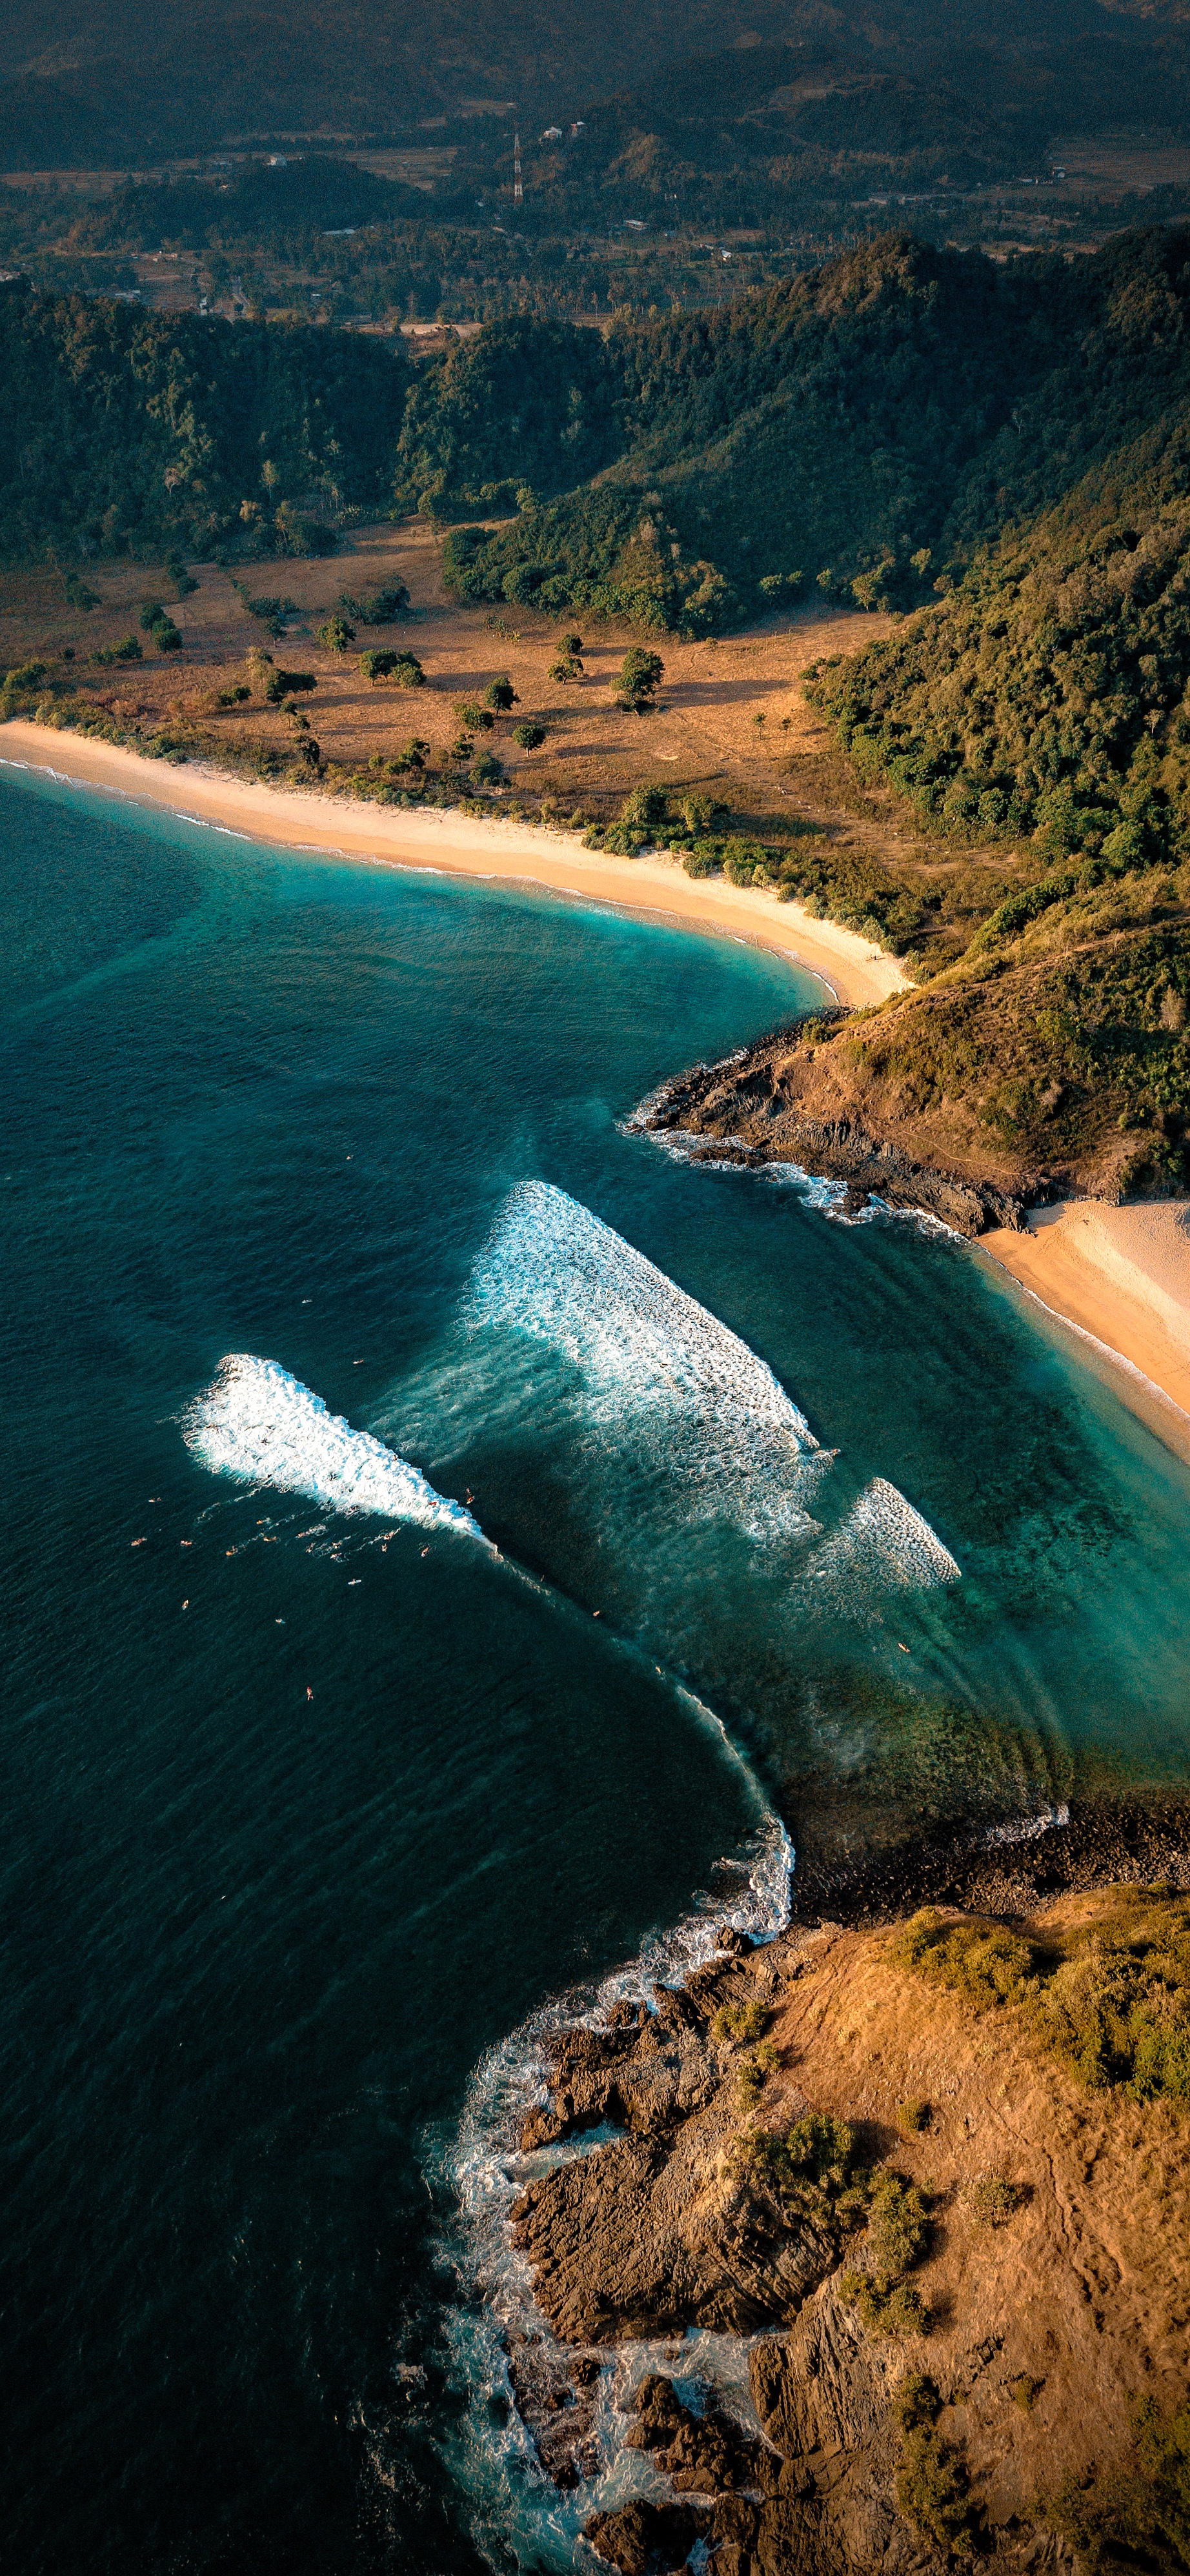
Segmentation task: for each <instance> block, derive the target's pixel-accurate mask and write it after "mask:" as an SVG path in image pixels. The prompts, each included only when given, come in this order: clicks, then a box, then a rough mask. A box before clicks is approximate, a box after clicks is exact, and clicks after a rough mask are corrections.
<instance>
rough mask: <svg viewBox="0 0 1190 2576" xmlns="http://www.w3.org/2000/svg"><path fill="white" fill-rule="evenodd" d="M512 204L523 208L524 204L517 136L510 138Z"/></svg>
mask: <svg viewBox="0 0 1190 2576" xmlns="http://www.w3.org/2000/svg"><path fill="white" fill-rule="evenodd" d="M512 202H513V204H514V206H523V204H524V202H525V191H524V189H523V188H522V186H521V138H520V135H519V134H514V135H513V138H512Z"/></svg>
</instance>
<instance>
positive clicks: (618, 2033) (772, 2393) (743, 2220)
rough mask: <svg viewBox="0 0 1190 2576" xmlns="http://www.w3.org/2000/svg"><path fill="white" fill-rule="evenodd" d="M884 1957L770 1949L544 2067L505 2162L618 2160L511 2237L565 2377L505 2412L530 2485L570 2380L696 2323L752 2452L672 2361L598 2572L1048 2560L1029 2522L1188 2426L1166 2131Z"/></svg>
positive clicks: (1017, 2564)
mask: <svg viewBox="0 0 1190 2576" xmlns="http://www.w3.org/2000/svg"><path fill="white" fill-rule="evenodd" d="M1098 1902H1100V1900H1099V1899H1097V1898H1096V1897H1095V1896H1086V1895H1080V1896H1067V1897H1065V1898H1064V1899H1062V1900H1061V1901H1060V1904H1059V1906H1058V1907H1054V1906H1050V1907H1048V1908H1042V1909H1040V1910H1039V1913H1038V1915H1037V1917H1035V1920H1036V1921H1037V1922H1044V1923H1048V1924H1049V1925H1050V1927H1051V1928H1052V1927H1053V1925H1054V1923H1055V1921H1060V1920H1061V1921H1064V1919H1065V1916H1070V1917H1071V1919H1072V1920H1073V1919H1074V1916H1075V1913H1076V1911H1077V1909H1079V1908H1081V1909H1083V1913H1084V1914H1085V1913H1086V1911H1087V1909H1092V1910H1093V1909H1094V1907H1095V1905H1096V1904H1097V1903H1098ZM1079 1919H1080V1920H1081V1919H1082V1918H1081V1917H1080V1918H1079ZM1018 1928H1019V1927H1018ZM892 1939H893V1935H892V1934H891V1933H890V1932H889V1931H887V1930H881V1931H859V1930H845V1929H843V1928H842V1927H839V1926H831V1925H822V1926H819V1927H817V1928H815V1929H814V1930H801V1931H792V1932H790V1933H787V1934H786V1935H784V1936H783V1937H782V1938H781V1939H780V1940H779V1941H777V1942H775V1943H773V1944H771V1945H770V1946H769V1947H767V1948H765V1949H763V1950H759V1951H756V1952H751V1953H750V1952H748V1951H747V1950H746V1949H745V1948H743V1947H741V1948H740V1949H739V1950H738V1951H737V1952H736V1954H735V1955H734V1956H733V1957H731V1958H729V1959H728V1960H726V1961H725V1962H724V1963H722V1964H721V1965H718V1966H715V1967H712V1968H709V1969H704V1970H702V1971H700V1972H699V1974H698V1975H696V1976H695V1977H694V1978H693V1979H692V1980H691V1981H690V1984H689V1985H688V1986H687V1988H686V1989H685V1990H684V1991H683V1992H681V1993H678V1994H674V1993H671V1992H669V1991H667V1990H664V1989H658V1990H657V1994H656V2003H657V2011H656V2013H655V2014H654V2013H649V2012H646V2011H645V2010H644V2009H643V2008H640V2007H628V2006H623V2005H622V2006H620V2007H618V2008H617V2012H616V2015H615V2016H614V2017H613V2019H612V2021H611V2022H610V2023H609V2025H608V2026H607V2027H606V2028H603V2029H598V2030H591V2029H588V2028H585V2027H584V2028H582V2029H580V2030H576V2031H569V2032H562V2033H560V2034H558V2035H557V2036H556V2038H555V2040H554V2042H553V2046H552V2053H551V2059H550V2065H549V2100H548V2104H546V2105H543V2106H542V2107H541V2108H540V2109H538V2110H536V2111H534V2112H533V2113H532V2114H531V2116H530V2119H529V2122H528V2123H527V2126H526V2130H525V2134H524V2140H523V2144H524V2146H525V2148H526V2150H528V2151H532V2150H535V2149H537V2148H539V2147H541V2146H545V2145H551V2144H556V2143H557V2142H559V2141H562V2140H571V2141H576V2142H581V2141H582V2139H583V2136H584V2133H586V2134H587V2135H588V2137H589V2136H590V2133H591V2132H592V2131H594V2130H597V2129H599V2128H602V2127H604V2126H605V2125H610V2126H611V2127H612V2128H613V2129H614V2131H615V2132H616V2134H615V2135H614V2136H613V2137H612V2138H610V2139H608V2140H606V2141H605V2142H602V2143H591V2144H589V2145H588V2146H587V2149H586V2152H584V2153H582V2154H579V2155H575V2156H572V2157H570V2158H568V2159H566V2160H564V2161H562V2162H558V2163H555V2164H553V2165H552V2167H551V2168H550V2169H549V2170H548V2171H545V2172H541V2173H539V2174H538V2175H537V2177H536V2178H535V2179H534V2180H533V2181H531V2182H530V2183H529V2185H528V2187H527V2188H526V2190H525V2191H524V2193H523V2194H522V2196H521V2198H520V2200H519V2202H518V2203H517V2205H516V2209H515V2213H514V2223H515V2227H516V2232H517V2240H518V2242H519V2244H520V2245H521V2247H522V2249H523V2250H524V2252H525V2253H526V2255H527V2256H528V2258H529V2261H530V2263H531V2265H532V2269H533V2279H534V2287H535V2292H536V2296H537V2299H538V2301H539V2303H540V2306H541V2308H542V2310H543V2312H544V2316H545V2318H546V2320H547V2321H548V2324H549V2326H550V2328H551V2329H552V2332H553V2334H554V2335H555V2336H556V2337H557V2338H558V2342H559V2343H560V2344H561V2345H562V2346H563V2347H564V2355H563V2359H564V2365H565V2371H569V2372H570V2373H571V2374H572V2377H571V2380H570V2381H569V2382H565V2378H564V2373H562V2374H560V2373H559V2371H558V2369H557V2368H555V2370H554V2373H553V2379H554V2392H553V2393H554V2397H555V2398H556V2400H557V2403H556V2404H555V2403H552V2402H551V2399H550V2394H549V2390H548V2389H546V2390H545V2395H544V2402H543V2396H542V2373H541V2371H540V2370H539V2372H538V2386H537V2392H536V2397H535V2400H534V2405H533V2407H532V2408H531V2409H530V2411H529V2414H528V2416H527V2420H530V2422H531V2429H533V2431H534V2433H535V2437H536V2438H537V2440H538V2444H539V2448H540V2450H541V2454H542V2457H543V2459H544V2460H545V2461H546V2462H547V2464H548V2465H550V2467H551V2471H552V2473H554V2474H557V2475H558V2476H559V2477H560V2478H561V2479H562V2480H563V2481H570V2482H573V2481H574V2480H575V2479H576V2478H578V2477H579V2476H581V2475H583V2474H589V2473H590V2465H589V2455H588V2457H587V2458H586V2459H584V2457H583V2447H582V2446H583V2440H584V2437H585V2436H587V2435H589V2420H588V2418H587V2417H586V2416H585V2414H584V2409H583V2405H582V2403H581V2397H580V2398H579V2399H576V2395H575V2379H574V2375H575V2374H577V2379H578V2384H579V2387H580V2390H581V2387H582V2385H583V2384H584V2374H585V2384H586V2385H589V2384H590V2381H591V2379H592V2378H593V2377H594V2376H596V2375H597V2374H598V2372H599V2371H600V2369H601V2367H602V2368H603V2369H604V2370H606V2368H607V2363H608V2356H609V2352H610V2353H612V2354H613V2355H615V2354H616V2353H617V2352H618V2353H620V2354H621V2356H624V2355H626V2353H627V2352H628V2351H629V2350H630V2348H631V2345H632V2343H633V2342H634V2340H636V2339H639V2338H640V2337H642V2336H649V2337H654V2338H657V2337H667V2336H670V2337H673V2338H675V2339H676V2338H678V2337H680V2336H681V2335H682V2334H683V2333H684V2332H685V2330H686V2329H687V2328H688V2327H691V2326H712V2327H715V2328H718V2329H720V2330H727V2331H729V2332H731V2333H733V2334H738V2335H740V2336H742V2337H748V2338H750V2339H751V2340H750V2346H749V2354H748V2360H749V2371H750V2384H751V2392H752V2401H753V2405H754V2408H755V2419H756V2420H755V2424H754V2425H753V2427H752V2428H751V2430H750V2431H749V2430H748V2429H747V2428H746V2427H742V2426H741V2425H740V2423H739V2422H738V2421H733V2420H732V2419H731V2417H730V2416H729V2415H725V2414H724V2413H723V2412H722V2411H721V2410H720V2409H719V2407H718V2406H717V2404H716V2400H715V2397H714V2393H713V2392H707V2396H706V2403H705V2404H704V2405H703V2406H702V2407H701V2408H700V2407H699V2406H698V2405H694V2406H693V2407H692V2406H691V2405H690V2404H689V2403H688V2402H686V2400H688V2398H689V2389H688V2388H687V2389H686V2392H685V2399H683V2397H682V2396H681V2395H680V2394H679V2393H678V2392H677V2391H676V2390H675V2389H674V2387H673V2385H672V2376H680V2375H681V2370H682V2360H681V2347H680V2345H679V2343H678V2342H677V2341H676V2340H675V2342H674V2346H673V2352H672V2361H671V2362H668V2363H667V2365H666V2369H665V2370H664V2371H662V2372H660V2373H652V2374H650V2376H649V2377H648V2378H646V2379H645V2381H644V2383H643V2386H642V2387H641V2388H640V2389H639V2391H638V2394H637V2399H636V2409H637V2411H636V2414H635V2418H634V2420H633V2423H632V2426H631V2429H630V2431H629V2433H628V2436H627V2438H628V2441H629V2443H630V2444H631V2445H632V2446H633V2447H635V2448H638V2449H640V2450H642V2451H643V2452H646V2453H647V2454H648V2456H649V2458H650V2460H651V2462H652V2466H653V2470H654V2472H655V2474H654V2476H653V2477H652V2478H651V2479H650V2481H649V2493H648V2495H647V2496H645V2497H642V2498H640V2499H637V2500H636V2501H634V2502H632V2503H630V2504H626V2505H622V2506H619V2507H617V2509H616V2510H615V2511H614V2512H611V2513H605V2514H602V2515H599V2516H596V2517H594V2518H592V2519H591V2520H590V2522H589V2523H588V2526H587V2529H588V2537H589V2541H590V2544H591V2546H592V2547H593V2549H594V2550H595V2551H596V2553H597V2554H598V2555H599V2556H601V2557H602V2558H604V2559H605V2560H606V2561H607V2562H608V2563H609V2564H612V2565H615V2566H618V2567H620V2568H621V2569H623V2570H624V2571H625V2576H653V2571H656V2570H659V2569H669V2568H676V2567H678V2566H680V2565H682V2564H683V2563H684V2562H685V2560H686V2559H687V2557H688V2555H689V2552H690V2550H691V2548H692V2547H693V2546H694V2543H695V2542H696V2541H698V2542H700V2543H701V2544H702V2545H703V2548H704V2549H705V2550H706V2551H707V2552H708V2553H709V2565H710V2568H711V2570H712V2576H877V2572H878V2576H909V2571H910V2570H911V2569H912V2570H919V2571H923V2572H924V2571H928V2572H929V2576H934V2571H937V2576H941V2571H942V2570H943V2569H944V2568H945V2567H946V2566H948V2565H951V2564H953V2559H954V2553H955V2551H956V2550H957V2552H958V2554H959V2555H963V2554H965V2553H966V2554H969V2553H970V2551H971V2550H975V2551H976V2552H977V2553H978V2555H979V2558H980V2561H981V2563H982V2564H984V2565H985V2566H987V2567H989V2568H990V2569H991V2570H993V2571H1003V2576H1008V2571H1009V2570H1020V2569H1025V2568H1028V2569H1037V2570H1041V2569H1044V2568H1050V2567H1053V2568H1057V2567H1059V2566H1062V2567H1069V2566H1071V2565H1072V2564H1073V2561H1072V2560H1071V2559H1070V2557H1069V2555H1068V2553H1066V2552H1065V2550H1064V2548H1063V2546H1062V2544H1061V2543H1060V2542H1059V2540H1058V2539H1057V2538H1056V2537H1055V2535H1054V2531H1053V2529H1052V2528H1051V2526H1050V2525H1049V2523H1048V2522H1047V2519H1046V2516H1045V2512H1044V2503H1045V2500H1046V2499H1051V2500H1052V2499H1053V2498H1055V2497H1056V2496H1057V2494H1058V2493H1059V2492H1060V2490H1062V2489H1063V2488H1067V2487H1069V2486H1070V2485H1071V2483H1072V2482H1073V2483H1075V2484H1078V2483H1079V2482H1084V2483H1086V2482H1089V2481H1090V2480H1092V2479H1093V2478H1096V2479H1100V2480H1102V2479H1103V2478H1104V2477H1110V2476H1111V2475H1112V2474H1114V2473H1115V2472H1117V2471H1119V2470H1120V2469H1122V2468H1124V2467H1126V2466H1127V2464H1128V2461H1129V2457H1130V2450H1131V2446H1132V2444H1133V2443H1134V2439H1135V2433H1134V2410H1135V2401H1136V2400H1137V2398H1138V2397H1140V2396H1151V2397H1153V2398H1154V2399H1155V2400H1156V2401H1157V2403H1158V2405H1159V2407H1160V2408H1162V2409H1163V2410H1164V2411H1166V2412H1171V2411H1172V2410H1173V2409H1174V2408H1175V2407H1176V2406H1177V2405H1178V2404H1179V2403H1180V2402H1181V2401H1182V2398H1183V2394H1184V2390H1185V2385H1186V2377H1187V2369H1188V2365H1190V2323H1188V2321H1190V2128H1188V2125H1187V2122H1186V2120H1185V2119H1184V2118H1183V2117H1182V2116H1181V2115H1180V2114H1178V2115H1175V2114H1174V2113H1173V2112H1172V2111H1170V2110H1169V2109H1167V2108H1164V2107H1156V2108H1153V2107H1145V2106H1142V2105H1138V2104H1133V2103H1129V2102H1127V2101H1125V2100H1123V2099H1122V2098H1121V2097H1120V2096H1119V2095H1116V2094H1109V2093H1101V2094H1090V2093H1087V2092H1086V2091H1085V2090H1083V2089H1082V2088H1081V2087H1080V2086H1079V2085H1078V2084H1077V2082H1076V2081H1075V2079H1074V2078H1073V2077H1069V2076H1067V2075H1066V2073H1065V2072H1064V2071H1063V2069H1062V2068H1061V2067H1060V2066H1059V2065H1058V2064H1057V2063H1056V2062H1055V2061H1053V2060H1047V2059H1044V2058H1039V2057H1038V2055H1037V2054H1036V2051H1035V2050H1033V2049H1031V2047H1030V2046H1029V2045H1028V2043H1027V2037H1026V2035H1025V2034H1024V2031H1023V2027H1022V2025H1021V2024H1020V2023H1019V2022H1018V2021H1017V2020H1016V2019H1015V2018H1014V2017H1013V2015H1011V2014H1009V2013H1004V2014H989V2013H977V2012H973V2011H972V2010H971V2008H970V2007H969V2006H967V2005H966V2004H965V2003H964V2002H962V2001H961V2000H960V1999H958V1998H956V1997H955V1996H954V1995H952V1994H950V1993H948V1992H943V1991H939V1990H935V1989H925V1988H923V1986H922V1983H921V1981H920V1979H918V1978H916V1977H914V1976H913V1974H912V1973H911V1972H910V1971H909V1970H908V1969H903V1968H901V1967H900V1966H898V1965H897V1964H896V1961H895V1959H894V1957H893V1955H892V1949H891V1943H892ZM761 2033H763V2037H760V2036H759V2035H760V2034H761ZM907 2105H908V2106H911V2107H910V2109H909V2110H908V2111H907V2109H906V2106H907ZM914 2120H920V2122H921V2126H920V2128H919V2129H918V2130H916V2131H914V2130H913V2121H914ZM906 2127H908V2129H909V2130H910V2132H911V2133H910V2134H905V2133H904V2132H905V2129H906ZM849 2137H850V2139H851V2142H852V2143H851V2145H850V2146H848V2145H847V2144H846V2140H847V2139H848V2138H849ZM758 2138H759V2139H760V2140H761V2142H762V2143H761V2144H760V2146H758V2144H757V2140H758ZM765 2140H767V2141H769V2142H770V2143H769V2145H768V2146H767V2147H766V2146H765V2145H764V2143H763V2142H764V2141H765ZM873 2173H874V2174H875V2178H876V2192H875V2196H873V2183H872V2176H873ZM889 2176H891V2177H893V2180H892V2183H891V2184H889V2185H887V2189H886V2196H885V2201H884V2204H883V2206H884V2209H885V2220H884V2221H882V2220H881V2217H880V2208H881V2201H880V2192H881V2188H882V2187H883V2186H882V2179H881V2178H882V2177H884V2178H887V2177H889ZM989 2183H991V2184H1003V2185H1006V2186H1007V2191H1006V2193H1005V2194H1003V2195H1001V2198H1002V2200H1003V2202H1004V2206H1003V2207H1001V2208H1000V2209H999V2214H998V2215H996V2214H993V2216H992V2218H991V2219H989V2215H988V2207H987V2203H988V2192H987V2189H986V2186H987V2185H988V2184H989ZM888 2191H891V2195H892V2206H893V2210H894V2218H895V2217H896V2213H897V2211H898V2210H899V2211H900V2212H901V2216H902V2218H904V2214H905V2213H906V2212H909V2213H910V2218H911V2213H912V2207H913V2205H914V2195H915V2194H916V2196H917V2197H916V2206H917V2207H918V2208H919V2209H923V2210H924V2212H925V2218H924V2221H923V2223H922V2224H921V2225H918V2226H916V2230H915V2225H914V2223H910V2224H909V2226H908V2232H907V2233H906V2232H905V2229H904V2227H902V2233H901V2236H900V2237H899V2238H897V2237H896V2234H895V2228H894V2237H893V2239H889V2237H888V2232H887V2210H888V2207H889V2201H888ZM898 2196H899V2197H898ZM994 2197H995V2196H994V2195H993V2199H994ZM882 2224H884V2225H885V2236H884V2238H883V2239H882V2238H881V2236H880V2227H881V2225H882ZM890 2243H892V2249H893V2250H892V2252H891V2253H890V2250H889V2247H890ZM898 2284H899V2288H898ZM906 2288H908V2290H909V2292H910V2297H909V2302H908V2306H905V2305H904V2304H902V2305H900V2306H898V2304H897V2303H898V2300H899V2299H900V2297H901V2294H902V2293H903V2292H904V2291H905V2289H906ZM915 2302H917V2303H919V2306H918V2308H917V2312H916V2314H915ZM537 2349H539V2350H540V2351H542V2352H544V2351H545V2350H547V2349H550V2347H548V2346H545V2345H543V2346H541V2347H539V2348H537ZM620 2366H621V2367H623V2368H624V2369H625V2370H626V2369H627V2362H626V2359H622V2361H621V2364H620ZM545 2376H546V2378H548V2376H549V2374H548V2373H546V2374H545ZM514 2379H515V2373H514ZM923 2390H924V2391H925V2392H926V2394H925V2396H924V2397H923V2396H922V2395H921V2393H920V2392H921V2391H923ZM915 2392H917V2393H916V2394H915ZM915 2407H916V2410H917V2411H916V2413H915V2411H914V2410H915ZM923 2426H924V2428H925V2429H924V2430H922V2429H921V2428H922V2427H923ZM915 2427H916V2429H915ZM656 2473H659V2476H658V2474H656ZM659 2479H660V2481H661V2482H663V2483H659ZM939 2496H940V2497H941V2502H939ZM931 2498H932V2499H933V2500H932V2501H931ZM931 2515H932V2516H933V2521H931ZM1173 2563H1175V2562H1173V2561H1171V2562H1170V2564H1171V2565H1172V2564H1173Z"/></svg>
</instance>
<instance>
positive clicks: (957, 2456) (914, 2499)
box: [897, 2424, 971, 2551]
mask: <svg viewBox="0 0 1190 2576" xmlns="http://www.w3.org/2000/svg"><path fill="white" fill-rule="evenodd" d="M969 2493H970V2480H969V2478H968V2475H967V2469H966V2465H965V2462H964V2460H963V2455H962V2453H961V2451H959V2450H957V2449H956V2448H955V2445H954V2444H953V2442H945V2441H943V2439H942V2437H941V2435H940V2434H939V2433H937V2432H936V2431H935V2430H934V2428H933V2426H932V2425H928V2424H921V2425H918V2426H916V2427H915V2428H914V2429H913V2430H912V2431H910V2432H907V2433H906V2435H905V2448H904V2452H903V2454H902V2458H901V2465H900V2468H899V2469H898V2471H897V2503H898V2505H899V2507H900V2510H901V2512H902V2513H903V2514H904V2516H905V2518H906V2521H908V2522H911V2523H912V2524H913V2526H914V2529H915V2530H916V2531H920V2532H921V2533H922V2535H923V2537H925V2538H926V2539H929V2540H934V2541H936V2542H937V2544H938V2547H939V2548H940V2549H945V2550H948V2551H950V2550H954V2551H958V2550H961V2549H962V2545H963V2543H964V2541H966V2540H967V2539H968V2538H969V2535H970V2529H971V2506H970V2501H969Z"/></svg>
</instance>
